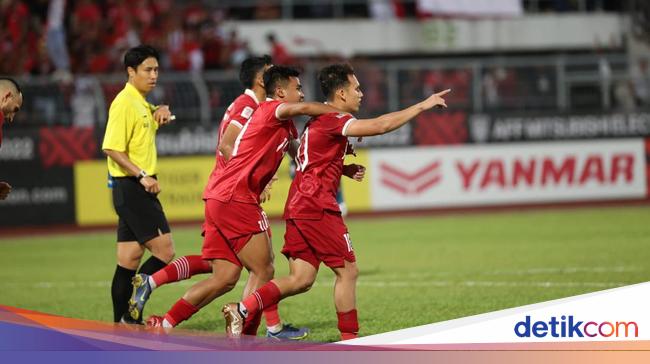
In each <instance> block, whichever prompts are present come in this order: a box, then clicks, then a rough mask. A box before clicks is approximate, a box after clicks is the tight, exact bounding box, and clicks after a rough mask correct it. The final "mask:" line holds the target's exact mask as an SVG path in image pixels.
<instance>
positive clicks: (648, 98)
mask: <svg viewBox="0 0 650 364" xmlns="http://www.w3.org/2000/svg"><path fill="white" fill-rule="evenodd" d="M631 76H632V77H631V78H632V85H633V88H634V97H635V98H636V101H637V103H638V105H640V106H649V105H650V67H648V59H647V58H639V60H638V61H637V63H636V65H635V66H634V67H632V70H631Z"/></svg>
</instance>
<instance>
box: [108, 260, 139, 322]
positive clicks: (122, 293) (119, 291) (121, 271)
mask: <svg viewBox="0 0 650 364" xmlns="http://www.w3.org/2000/svg"><path fill="white" fill-rule="evenodd" d="M133 276H135V271H134V270H131V269H126V268H124V267H121V266H120V265H118V266H117V267H116V268H115V274H114V275H113V283H112V285H111V298H112V299H113V321H114V322H120V320H121V319H122V316H124V314H125V313H126V311H128V309H129V299H130V298H131V293H132V292H133V285H132V284H131V278H133Z"/></svg>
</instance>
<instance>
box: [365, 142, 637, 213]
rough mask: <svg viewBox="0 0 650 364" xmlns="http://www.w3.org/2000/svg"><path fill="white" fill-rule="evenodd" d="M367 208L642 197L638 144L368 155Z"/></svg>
mask: <svg viewBox="0 0 650 364" xmlns="http://www.w3.org/2000/svg"><path fill="white" fill-rule="evenodd" d="M370 166H371V168H372V170H373V173H372V174H371V175H370V176H369V177H370V181H371V187H372V206H373V209H374V210H390V209H412V208H433V207H454V206H480V205H499V204H521V203H545V202H562V201H588V200H605V199H638V198H643V197H645V196H646V190H647V183H646V161H645V146H644V141H643V140H641V139H634V140H632V139H624V140H602V141H585V142H572V143H568V142H565V143H561V142H555V143H534V144H508V145H490V146H466V147H451V148H417V149H415V148H408V149H400V150H399V151H395V150H393V151H383V150H376V151H372V152H371V154H370Z"/></svg>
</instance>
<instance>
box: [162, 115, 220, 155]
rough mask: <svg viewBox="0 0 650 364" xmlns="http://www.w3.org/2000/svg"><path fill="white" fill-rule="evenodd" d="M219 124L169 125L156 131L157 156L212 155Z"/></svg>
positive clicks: (215, 147) (215, 148)
mask: <svg viewBox="0 0 650 364" xmlns="http://www.w3.org/2000/svg"><path fill="white" fill-rule="evenodd" d="M218 135H219V124H218V123H217V124H215V125H213V126H209V127H205V126H203V125H198V124H197V125H187V124H170V125H165V126H164V127H162V128H160V129H158V134H157V137H156V148H157V149H158V155H159V156H181V155H214V153H215V150H217V136H218Z"/></svg>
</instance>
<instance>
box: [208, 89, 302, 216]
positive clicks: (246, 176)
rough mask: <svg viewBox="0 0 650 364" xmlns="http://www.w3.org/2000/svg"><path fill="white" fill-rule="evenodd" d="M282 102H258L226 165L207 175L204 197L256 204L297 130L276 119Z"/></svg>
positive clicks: (287, 121) (294, 137) (287, 122)
mask: <svg viewBox="0 0 650 364" xmlns="http://www.w3.org/2000/svg"><path fill="white" fill-rule="evenodd" d="M281 104H282V101H276V100H271V101H266V102H262V103H261V104H260V106H259V108H258V109H257V111H255V113H253V117H251V119H250V120H249V121H248V123H247V124H246V125H244V128H243V129H242V130H241V132H240V133H239V135H238V136H237V140H236V141H235V146H234V147H233V152H232V156H231V157H230V160H229V161H228V164H226V167H225V168H223V169H221V170H218V171H217V173H216V175H215V176H214V178H210V181H209V182H208V186H207V187H206V189H205V193H204V196H203V198H204V199H216V200H219V201H222V202H229V201H230V200H233V201H238V202H244V203H252V204H259V196H260V194H261V193H262V191H263V190H264V187H266V185H267V184H268V183H269V181H270V180H271V178H272V177H273V175H274V174H275V172H276V171H277V170H278V167H280V163H281V162H282V158H283V157H284V153H285V152H286V151H287V149H288V147H289V143H290V142H291V139H296V138H297V136H298V132H297V131H296V127H295V126H294V125H293V121H292V120H280V119H278V118H277V116H276V110H277V108H278V106H280V105H281Z"/></svg>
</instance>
